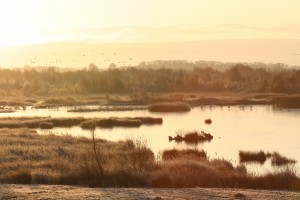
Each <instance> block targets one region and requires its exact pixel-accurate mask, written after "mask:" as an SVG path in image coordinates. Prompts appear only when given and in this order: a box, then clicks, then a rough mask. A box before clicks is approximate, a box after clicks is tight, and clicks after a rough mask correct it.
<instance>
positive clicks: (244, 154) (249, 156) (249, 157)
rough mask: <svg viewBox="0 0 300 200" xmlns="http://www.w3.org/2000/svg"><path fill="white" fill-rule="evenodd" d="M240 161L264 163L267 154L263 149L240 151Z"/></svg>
mask: <svg viewBox="0 0 300 200" xmlns="http://www.w3.org/2000/svg"><path fill="white" fill-rule="evenodd" d="M239 156H240V162H241V163H244V162H258V163H261V164H263V163H265V162H266V160H267V157H269V155H268V154H265V152H263V151H258V152H251V151H240V152H239Z"/></svg>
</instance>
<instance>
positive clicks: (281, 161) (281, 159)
mask: <svg viewBox="0 0 300 200" xmlns="http://www.w3.org/2000/svg"><path fill="white" fill-rule="evenodd" d="M271 163H272V165H274V166H282V165H287V164H295V163H296V160H294V159H290V158H287V157H285V156H282V155H280V154H279V153H278V152H274V153H273V154H272V158H271Z"/></svg>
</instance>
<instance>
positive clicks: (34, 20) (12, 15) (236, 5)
mask: <svg viewBox="0 0 300 200" xmlns="http://www.w3.org/2000/svg"><path fill="white" fill-rule="evenodd" d="M299 9H300V1H299V0H210V1H207V0H184V1H183V0H110V1H107V0H0V26H1V31H0V59H1V60H0V66H3V65H4V66H13V65H22V63H21V62H24V63H23V64H24V65H25V64H30V63H28V60H30V59H32V58H29V57H30V56H31V57H32V56H34V55H29V57H28V58H26V59H27V60H25V59H24V58H23V57H24V56H23V57H22V55H21V54H22V53H20V51H21V50H20V48H21V47H22V48H24V46H28V48H30V51H31V52H33V54H37V52H39V51H40V48H41V46H40V45H49V44H57V48H60V47H62V45H63V46H64V47H66V42H68V44H70V43H77V44H78V43H89V44H96V43H97V44H112V43H113V44H127V45H130V44H147V45H149V44H156V43H159V44H160V45H161V44H162V43H181V44H182V45H185V44H186V43H188V44H190V42H205V41H212V42H213V43H215V41H233V40H234V43H236V42H238V41H241V44H242V43H243V42H245V41H246V40H248V41H249V40H253V41H255V42H256V43H257V45H258V46H259V45H260V44H265V41H266V40H272V41H275V42H274V43H269V44H268V45H269V46H270V51H272V49H274V47H275V48H280V46H276V45H277V44H278V41H282V40H287V41H288V43H291V42H290V41H291V40H292V41H295V44H297V45H298V44H299V43H298V40H300V20H299V19H300V12H299ZM260 41H263V43H260ZM221 43H222V42H221ZM221 43H220V44H219V45H221V46H222V44H221ZM279 43H280V42H279ZM34 45H36V46H34ZM273 45H275V46H273ZM285 45H286V44H285ZM297 45H296V46H295V45H291V46H290V48H289V49H288V51H286V55H285V57H284V58H282V61H283V62H287V63H289V64H300V56H297V54H298V53H299V54H300V46H299V48H298V46H297ZM272 46H273V47H272ZM157 47H158V46H157ZM228 47H230V43H229V46H228ZM12 48H14V49H12ZM44 48H47V46H44ZM76 48H79V49H80V48H81V47H79V46H76ZM179 48H180V47H179ZM199 48H201V45H200V46H199ZM216 48H220V47H216ZM224 48H225V47H224ZM34 49H36V51H34ZM65 50H67V49H65ZM71 50H72V49H71ZM83 50H84V49H82V51H83ZM117 50H118V47H116V49H115V51H117ZM195 50H197V49H195ZM200 50H201V51H202V50H203V49H200ZM106 51H107V50H106ZM8 52H9V54H8ZM52 53H53V52H52ZM83 53H84V52H82V55H83ZM144 53H145V55H144V56H142V57H141V58H139V59H147V57H146V54H147V51H145V52H144ZM245 53H247V51H245ZM248 53H251V54H253V53H255V50H254V51H253V52H248ZM283 53H284V52H283ZM1 54H2V56H1ZM294 54H295V56H296V57H295V58H294V57H291V59H289V58H287V57H290V55H294ZM14 55H16V56H17V55H18V58H20V59H21V61H19V62H15V61H14V60H15V59H11V60H8V59H6V57H14ZM25 57H26V56H25ZM34 57H36V56H34ZM40 57H41V56H40ZM46 57H47V56H46ZM208 57H209V58H210V59H216V60H220V61H222V59H221V57H224V53H223V54H222V55H221V54H220V55H216V56H215V58H214V56H208ZM252 57H255V55H253V56H252ZM92 58H93V57H91V58H90V59H91V61H92V60H93V59H92ZM155 58H156V57H155V56H153V58H152V59H155ZM157 58H159V59H161V57H160V56H159V54H158V55H157ZM169 58H171V59H177V58H178V59H185V58H186V57H184V56H180V55H177V54H175V53H174V55H173V57H172V56H171V57H170V56H169V57H168V59H169ZM20 59H19V60H20ZM47 59H48V60H47ZM47 59H46V60H44V61H43V62H40V64H41V65H42V64H45V63H46V61H47V62H48V61H49V59H50V58H49V56H48V57H47ZM166 59H167V58H166ZM202 59H205V58H202ZM229 59H231V60H232V61H240V60H241V59H243V58H239V59H237V58H235V57H230V58H229ZM247 59H248V58H247ZM247 59H246V60H245V61H256V60H255V59H254V60H253V59H250V60H249V59H248V60H247ZM73 60H74V59H73ZM192 60H197V58H196V55H195V57H193V58H192ZM223 60H224V59H223ZM258 61H264V62H277V61H278V59H277V60H276V59H274V60H272V59H269V60H268V59H266V60H264V59H260V60H258ZM279 61H280V59H279ZM68 63H69V64H68V65H70V62H68ZM48 64H49V62H48ZM82 64H84V63H82ZM65 65H66V64H65Z"/></svg>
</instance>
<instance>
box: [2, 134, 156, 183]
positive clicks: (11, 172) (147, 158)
mask: <svg viewBox="0 0 300 200" xmlns="http://www.w3.org/2000/svg"><path fill="white" fill-rule="evenodd" d="M95 142H96V143H97V153H98V154H99V157H100V158H101V159H100V161H101V165H102V166H103V169H104V173H103V175H101V176H99V175H98V173H97V171H98V166H97V163H96V159H95V156H94V154H93V142H92V140H91V139H88V138H75V137H71V136H56V135H52V134H50V135H44V136H42V135H38V134H37V133H36V132H35V131H33V130H29V129H0V160H1V162H0V182H2V183H26V184H27V183H29V184H33V183H34V184H72V185H88V186H120V187H121V186H122V187H128V186H146V185H147V181H146V180H145V178H144V176H143V173H144V172H145V171H146V170H150V169H151V167H152V166H153V164H154V155H153V153H152V152H151V151H150V150H149V149H147V148H146V147H145V146H141V145H136V144H135V143H134V142H132V141H124V142H108V141H103V140H100V139H95ZM140 158H143V159H140Z"/></svg>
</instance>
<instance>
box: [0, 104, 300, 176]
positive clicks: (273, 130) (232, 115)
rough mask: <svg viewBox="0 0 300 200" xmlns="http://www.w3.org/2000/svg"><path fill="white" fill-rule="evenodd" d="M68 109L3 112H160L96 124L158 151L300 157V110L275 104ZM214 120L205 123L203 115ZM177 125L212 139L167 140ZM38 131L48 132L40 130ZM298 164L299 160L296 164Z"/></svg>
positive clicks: (106, 133)
mask: <svg viewBox="0 0 300 200" xmlns="http://www.w3.org/2000/svg"><path fill="white" fill-rule="evenodd" d="M67 109H69V108H59V109H58V110H57V109H39V110H35V109H30V108H29V109H27V110H25V111H23V110H22V111H21V110H20V111H17V112H15V113H9V114H1V115H0V116H1V117H3V116H52V117H74V116H82V117H138V116H139V117H141V116H142V117H144V116H151V117H162V118H163V124H162V125H154V126H145V125H143V126H141V127H139V128H120V127H117V128H112V129H99V128H98V129H96V135H97V137H99V138H104V139H107V140H112V141H118V140H124V139H142V140H146V141H147V143H148V145H149V147H150V148H151V149H152V150H153V151H154V152H155V154H158V153H159V152H161V151H163V150H165V149H170V148H178V149H183V148H199V149H204V150H205V151H207V153H208V155H209V157H210V158H225V159H227V160H231V161H232V163H233V164H238V162H239V157H238V152H239V150H244V151H258V150H263V151H265V152H273V151H278V152H279V153H280V154H282V155H284V156H287V157H290V158H293V159H296V160H297V161H298V162H300V123H299V121H300V110H298V109H286V110H278V109H273V107H272V106H253V107H252V108H250V107H249V106H247V107H244V108H241V107H239V106H231V107H227V106H223V107H220V106H212V107H207V106H205V107H197V108H193V109H192V111H191V112H188V113H150V112H148V111H147V110H140V111H125V112H124V111H123V112H90V113H71V112H66V111H67ZM207 118H211V119H212V124H211V125H207V124H205V123H204V120H205V119H207ZM179 130H198V131H200V130H203V131H205V132H208V133H211V134H212V135H213V136H214V139H213V140H211V142H207V143H199V144H194V145H189V144H186V143H176V142H174V141H171V142H169V140H168V136H175V135H176V132H177V131H179ZM39 132H40V133H48V132H49V131H43V130H39ZM51 132H54V133H58V134H71V135H75V136H87V137H89V136H90V133H89V131H88V130H82V129H81V128H80V127H72V128H54V129H52V130H51ZM297 167H299V164H297ZM247 168H248V170H250V171H252V172H254V173H256V172H257V173H262V172H264V171H265V170H274V169H272V166H271V164H270V162H269V161H268V162H266V163H265V165H264V166H263V167H262V166H261V165H259V164H250V165H248V166H247Z"/></svg>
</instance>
